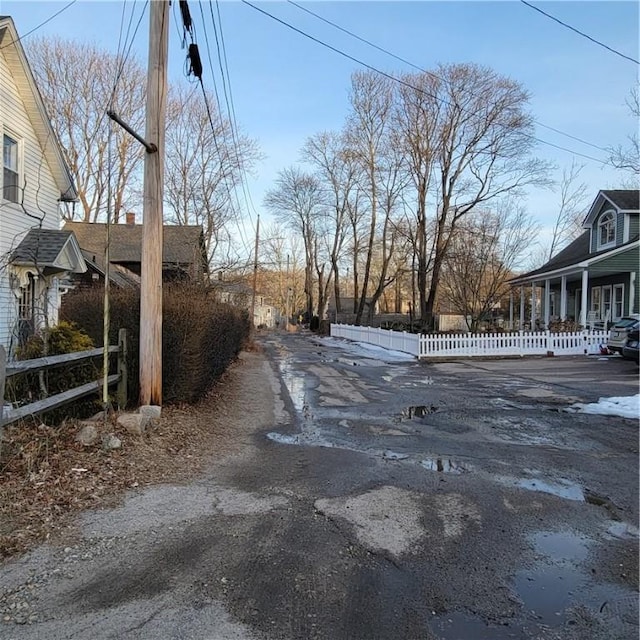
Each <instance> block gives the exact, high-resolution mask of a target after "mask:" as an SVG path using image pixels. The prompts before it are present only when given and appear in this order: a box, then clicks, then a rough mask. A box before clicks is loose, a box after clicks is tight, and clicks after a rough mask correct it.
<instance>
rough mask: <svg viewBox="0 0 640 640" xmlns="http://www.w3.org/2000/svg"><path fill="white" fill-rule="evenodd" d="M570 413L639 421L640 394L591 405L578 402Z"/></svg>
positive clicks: (602, 400) (609, 399) (570, 409)
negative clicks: (575, 412)
mask: <svg viewBox="0 0 640 640" xmlns="http://www.w3.org/2000/svg"><path fill="white" fill-rule="evenodd" d="M568 410H569V411H577V412H580V413H591V414H594V415H600V416H619V417H621V418H629V419H631V420H638V418H639V417H640V394H638V393H636V395H635V396H618V397H613V398H600V399H599V400H598V402H591V403H589V404H586V403H582V402H576V403H575V404H573V405H571V406H570V407H569V409H568Z"/></svg>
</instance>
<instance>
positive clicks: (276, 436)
mask: <svg viewBox="0 0 640 640" xmlns="http://www.w3.org/2000/svg"><path fill="white" fill-rule="evenodd" d="M267 438H269V440H273V441H274V442H278V443H279V444H302V442H301V440H302V437H301V435H300V434H293V435H289V434H286V433H278V432H277V431H271V432H269V433H267Z"/></svg>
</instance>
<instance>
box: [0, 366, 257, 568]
mask: <svg viewBox="0 0 640 640" xmlns="http://www.w3.org/2000/svg"><path fill="white" fill-rule="evenodd" d="M247 357H250V354H244V355H243V356H241V357H240V358H239V359H238V360H237V361H236V362H235V363H234V364H233V365H232V366H231V367H230V369H229V370H228V371H227V372H226V373H225V374H224V375H223V376H222V377H221V379H220V380H219V381H218V382H217V384H216V385H215V387H214V388H213V389H212V390H211V392H210V393H209V394H208V395H207V396H206V397H205V398H203V400H202V401H201V402H199V403H198V404H196V405H193V406H187V405H184V406H173V407H166V408H163V411H162V417H161V418H160V419H159V420H157V421H154V422H153V423H152V424H151V426H150V427H149V428H148V429H147V430H146V432H145V433H144V435H142V436H136V435H132V434H130V433H128V432H127V431H126V430H124V429H123V428H122V427H120V426H119V425H118V424H117V421H116V416H115V415H111V416H109V417H108V419H107V421H106V422H105V420H104V418H102V419H99V420H97V421H96V422H95V425H96V427H97V428H98V431H99V434H100V436H102V435H106V434H114V435H115V436H116V437H117V438H119V439H120V440H121V442H122V445H121V447H120V448H118V449H112V450H105V449H104V448H103V447H102V438H101V437H100V438H99V439H98V441H97V443H96V444H94V445H91V446H84V445H82V444H81V443H79V442H77V441H76V435H77V434H78V432H79V430H80V428H81V427H80V425H79V423H78V421H76V420H68V421H65V422H64V423H63V424H62V425H60V426H58V427H52V426H49V425H46V424H44V423H43V422H41V421H39V420H35V419H34V420H32V421H25V422H22V423H19V424H17V425H13V426H10V427H7V428H6V429H5V432H4V436H3V439H2V441H0V558H8V557H11V556H14V555H16V554H20V553H23V552H25V551H27V550H29V549H32V548H34V547H35V546H36V545H38V544H39V543H41V542H43V541H46V540H52V541H55V540H56V539H58V538H59V539H62V538H65V537H68V536H71V535H72V525H71V522H72V516H73V514H75V513H76V512H78V511H80V510H83V509H88V508H89V509H95V508H101V507H105V506H114V505H116V504H117V503H118V502H119V500H120V499H121V498H122V496H123V495H124V493H125V492H126V491H127V490H128V489H131V488H134V487H144V486H150V485H154V484H158V483H166V482H172V483H180V482H183V481H186V480H188V479H189V478H192V477H194V476H195V475H197V474H198V473H199V472H200V471H201V470H202V469H203V467H204V466H205V465H206V463H207V462H209V461H211V460H212V457H213V458H215V457H219V456H226V455H229V454H232V453H233V452H234V447H235V448H237V447H238V446H239V441H238V439H237V424H236V423H237V419H238V417H237V412H233V413H232V411H231V410H230V409H229V408H230V407H233V406H234V404H235V403H236V401H237V396H238V389H239V384H240V380H241V378H242V368H243V367H244V365H245V363H246V358H247ZM244 390H245V391H249V393H251V390H247V389H246V387H245V389H244ZM234 436H235V437H234Z"/></svg>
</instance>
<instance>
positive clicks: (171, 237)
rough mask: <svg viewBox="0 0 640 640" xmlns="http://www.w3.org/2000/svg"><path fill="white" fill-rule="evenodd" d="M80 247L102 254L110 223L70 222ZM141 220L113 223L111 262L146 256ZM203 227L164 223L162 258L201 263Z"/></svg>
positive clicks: (134, 259)
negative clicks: (131, 222) (138, 222)
mask: <svg viewBox="0 0 640 640" xmlns="http://www.w3.org/2000/svg"><path fill="white" fill-rule="evenodd" d="M64 228H65V230H69V231H73V232H74V233H75V234H76V237H77V239H78V244H79V245H80V248H81V249H83V250H84V251H85V252H86V253H87V254H90V258H91V259H92V258H93V255H95V256H96V257H97V256H102V255H104V251H105V248H106V245H107V225H106V224H102V223H94V222H67V223H65V225H64ZM142 229H143V225H141V224H112V225H111V228H110V236H111V243H110V247H109V256H110V259H111V262H140V261H141V259H142ZM201 236H202V227H201V226H199V225H189V226H186V225H185V226H169V225H165V226H164V227H163V241H162V261H163V263H165V264H181V265H187V264H197V263H199V262H200V260H201V259H202V253H201Z"/></svg>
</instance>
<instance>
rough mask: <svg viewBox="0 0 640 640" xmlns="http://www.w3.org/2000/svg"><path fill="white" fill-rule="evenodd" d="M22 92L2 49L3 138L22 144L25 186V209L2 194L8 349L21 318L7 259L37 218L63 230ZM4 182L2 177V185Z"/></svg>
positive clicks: (0, 256) (0, 326) (1, 298)
mask: <svg viewBox="0 0 640 640" xmlns="http://www.w3.org/2000/svg"><path fill="white" fill-rule="evenodd" d="M23 84H25V83H23ZM21 91H28V88H27V87H26V86H20V87H18V86H17V85H16V82H15V80H14V77H13V75H12V74H11V70H10V68H9V65H8V64H7V60H6V59H5V56H4V54H3V52H2V50H1V49H0V134H4V132H6V133H7V134H9V135H11V136H12V137H13V138H16V139H18V141H19V152H20V154H21V157H20V158H19V170H20V186H23V185H24V186H25V189H24V209H23V208H22V206H20V205H19V204H14V203H12V202H9V201H6V200H3V199H2V198H1V192H0V344H3V345H4V346H5V347H8V346H9V343H10V337H11V330H12V327H13V325H14V322H15V319H16V314H17V304H16V299H15V296H14V295H13V293H12V292H11V290H10V289H9V282H8V274H7V270H6V257H7V255H8V254H9V253H10V252H11V250H12V249H13V248H14V247H15V246H16V245H17V244H18V243H19V242H20V241H21V240H22V238H23V237H24V235H25V234H26V233H27V231H28V230H29V229H31V228H33V227H38V226H40V223H39V221H38V219H37V218H41V219H42V227H43V228H44V229H59V228H60V216H59V209H58V199H59V197H60V193H59V191H58V190H57V188H56V185H55V181H54V179H53V175H52V172H51V168H50V166H49V164H48V162H47V160H46V159H45V157H44V155H43V150H42V148H41V146H40V143H39V141H38V138H37V136H36V133H35V130H34V127H33V123H32V121H31V119H30V117H29V114H28V112H27V109H26V107H25V101H24V100H23V98H22V97H21V96H22V95H24V94H22V93H21ZM54 144H57V142H56V140H55V139H54V138H53V136H49V138H48V139H47V145H54ZM1 180H2V175H1V174H0V182H1ZM25 180H26V185H25ZM25 209H26V212H25ZM27 214H30V215H27ZM30 216H35V217H30Z"/></svg>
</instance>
